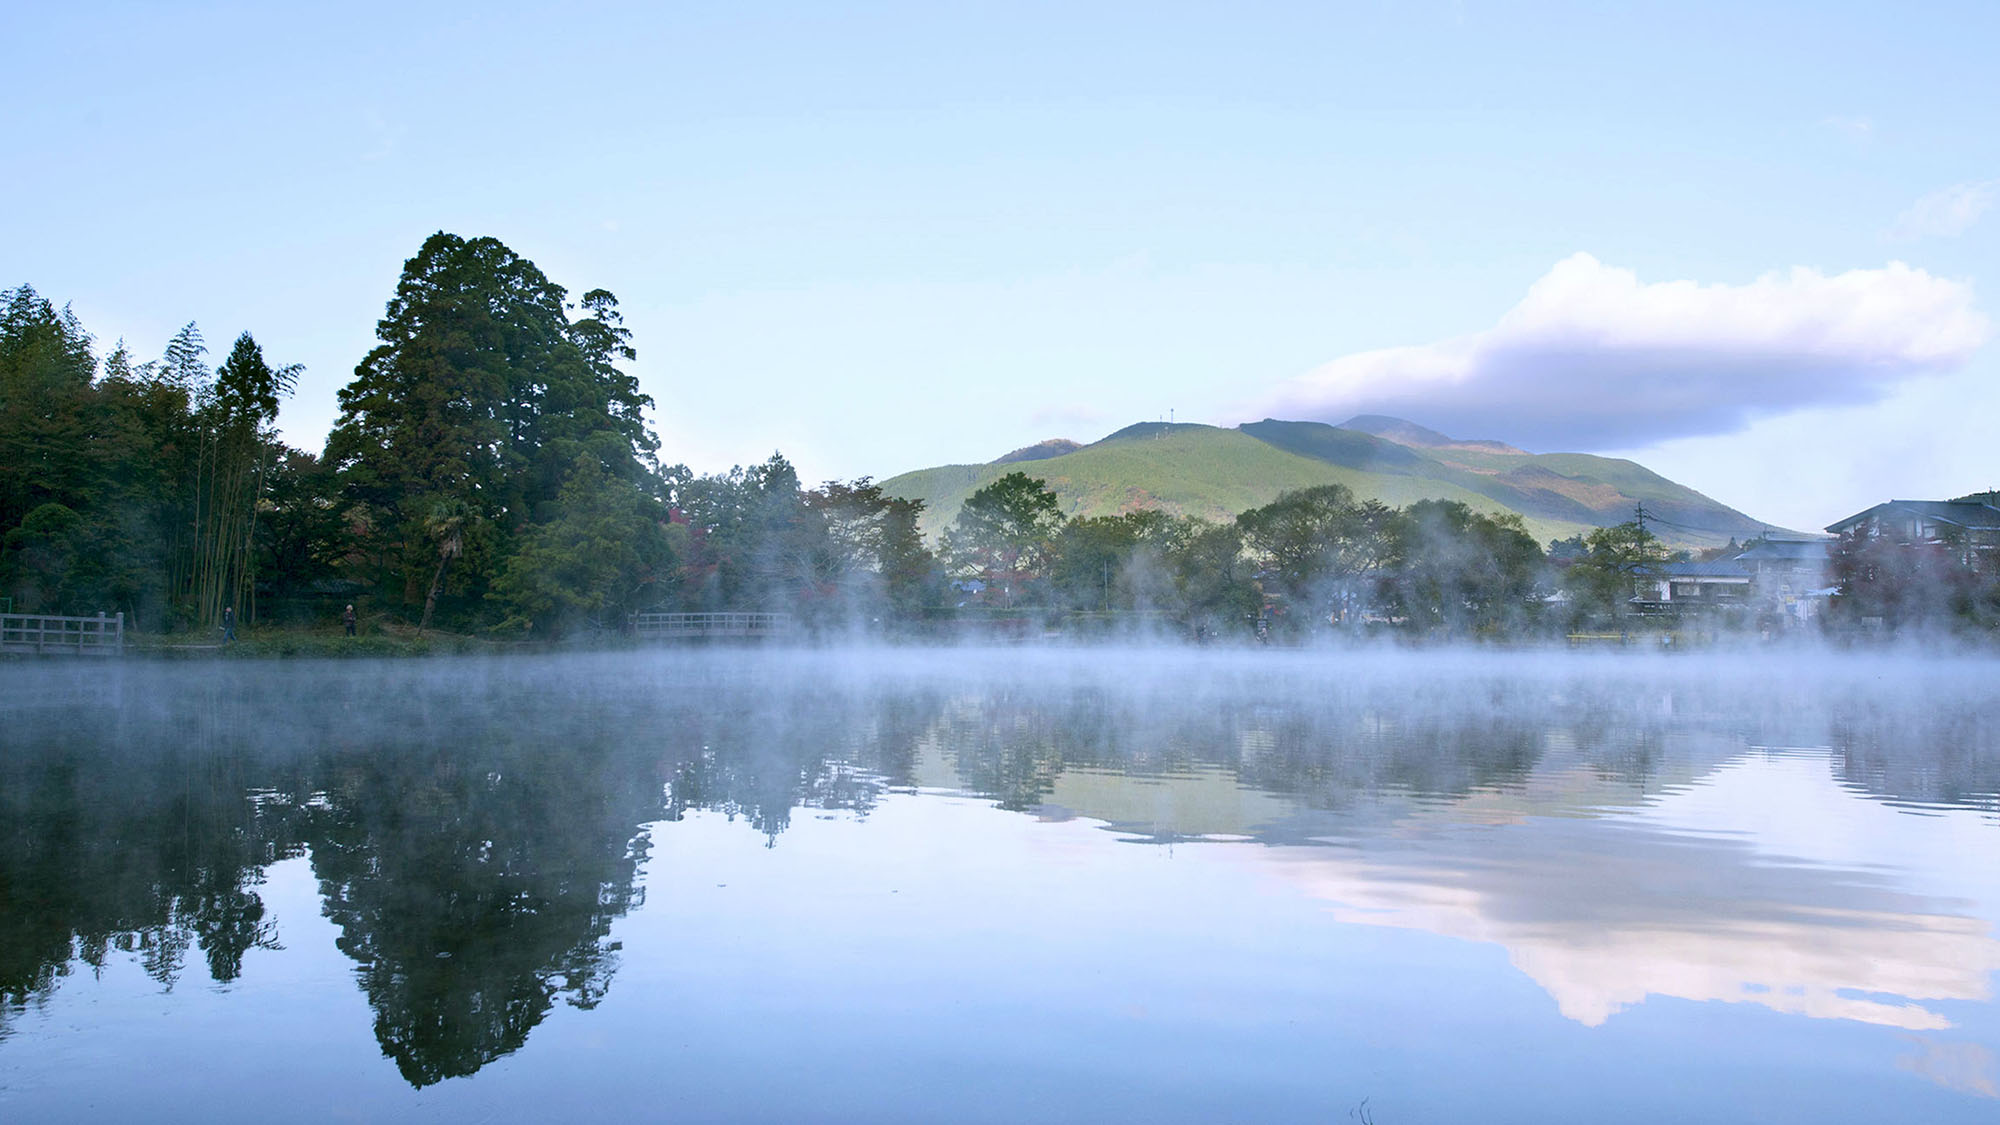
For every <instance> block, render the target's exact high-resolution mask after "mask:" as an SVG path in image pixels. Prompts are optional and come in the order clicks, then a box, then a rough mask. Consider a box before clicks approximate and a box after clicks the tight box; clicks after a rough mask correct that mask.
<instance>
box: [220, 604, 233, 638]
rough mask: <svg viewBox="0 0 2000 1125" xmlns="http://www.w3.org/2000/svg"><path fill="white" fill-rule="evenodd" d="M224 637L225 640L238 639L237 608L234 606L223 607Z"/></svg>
mask: <svg viewBox="0 0 2000 1125" xmlns="http://www.w3.org/2000/svg"><path fill="white" fill-rule="evenodd" d="M222 639H223V640H225V641H233V640H235V639H236V609H235V607H233V606H223V607H222Z"/></svg>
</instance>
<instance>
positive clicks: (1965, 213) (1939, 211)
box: [1889, 180, 2000, 242]
mask: <svg viewBox="0 0 2000 1125" xmlns="http://www.w3.org/2000/svg"><path fill="white" fill-rule="evenodd" d="M1996 196H2000V180H1983V181H1980V182H1978V183H1970V184H1953V185H1952V186H1950V187H1948V188H1944V189H1942V190H1939V191H1934V192H1932V193H1930V194H1929V195H1926V196H1924V197H1923V198H1922V199H1919V200H1917V201H1916V202H1915V203H1913V204H1911V205H1910V209H1909V210H1907V211H1905V212H1903V213H1902V214H1901V215H1898V216H1896V223H1895V225H1894V226H1892V227H1890V228H1889V237H1890V238H1893V239H1896V240H1897V241H1899V242H1908V241H1911V240H1913V239H1918V238H1950V237H1951V236H1952V235H1955V234H1962V233H1964V232H1965V231H1966V230H1967V229H1968V228H1970V227H1971V226H1972V224H1974V223H1976V222H1978V221H1979V216H1981V215H1983V214H1985V213H1986V209H1987V208H1989V207H1991V206H1993V200H1994V198H1995V197H1996Z"/></svg>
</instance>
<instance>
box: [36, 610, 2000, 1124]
mask: <svg viewBox="0 0 2000 1125" xmlns="http://www.w3.org/2000/svg"><path fill="white" fill-rule="evenodd" d="M1996 672H2000V664H1995V663H1994V662H1991V661H1982V660H1975V659H1967V660H1947V659H1929V660H1925V659H1890V658H1887V657H1881V656H1870V655H1858V654H1857V655H1841V654H1814V653H1799V652H1777V653H1752V654H1743V655H1714V656H1708V655H1701V656H1691V655H1682V656H1677V657H1675V656H1646V657H1635V656H1625V655H1602V656H1595V655H1576V654H1563V653H1554V654H1523V653H1479V652H1369V651H1363V652H1349V653H1341V652H1330V653H1307V652H1267V651H1254V652H1221V651H1208V650H1175V649H1168V650H1158V651H1152V650H1143V649H1134V650H1121V649H1073V650H1060V649H1057V650H1049V649H1035V648H1019V649H1003V650H953V649H940V650H925V649H889V650H882V651H865V650H837V651H783V650H779V651H760V650H755V649H720V648H718V649H700V650H689V651H674V652H655V653H625V654H597V655H576V656H546V657H520V658H512V659H496V660H490V661H471V660H468V661H462V662H452V661H443V660H439V661H415V660H411V661H397V662H381V663H375V662H297V663H284V662H274V663H254V662H218V663H187V664H173V663H150V662H142V661H126V662H122V663H115V664H110V663H105V664H99V663H91V664H89V665H77V664H70V663H58V662H47V663H40V664H35V663H11V664H5V665H0V1119H4V1120H9V1121H66V1120H79V1121H89V1120H106V1119H113V1118H125V1119H135V1120H147V1121H213V1120H241V1121H265V1120H277V1119H285V1120H327V1121H352V1120H397V1119H412V1120H416V1119H421V1120H446V1121H473V1120H477V1121H488V1120H511V1119H544V1118H562V1119H580V1120H590V1119H602V1120H631V1119H666V1118H674V1119H681V1120H703V1121H710V1120H742V1121H799V1120H828V1121H936V1120H964V1121H1020V1120H1041V1119H1047V1120H1097V1121H1133V1120H1144V1121H1160V1122H1176V1121H1188V1122H1209V1121H1328V1122H1348V1121H1358V1120H1366V1121H1373V1122H1377V1123H1379V1125H1395V1123H1401V1122H1443V1121H1482V1122H1486V1121H1492V1122H1510V1121H1521V1122H1549V1121H1568V1120H1606V1119H1616V1120H1620V1121H1623V1122H1650V1121H1660V1122H1685V1121H1691V1120H1701V1121H1709V1122H1713V1121H1758V1120H1802V1121H1803V1120H1821V1121H1926V1122H1951V1121H1980V1122H1990V1121H1993V1120H1996V1119H2000V1101H1996V1100H1995V1098H1996V1093H2000V1004H1996V1002H1995V998H1994V984H1995V979H1996V973H2000V733H1996V730H2000V722H1996V720H2000V676H1996Z"/></svg>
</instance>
